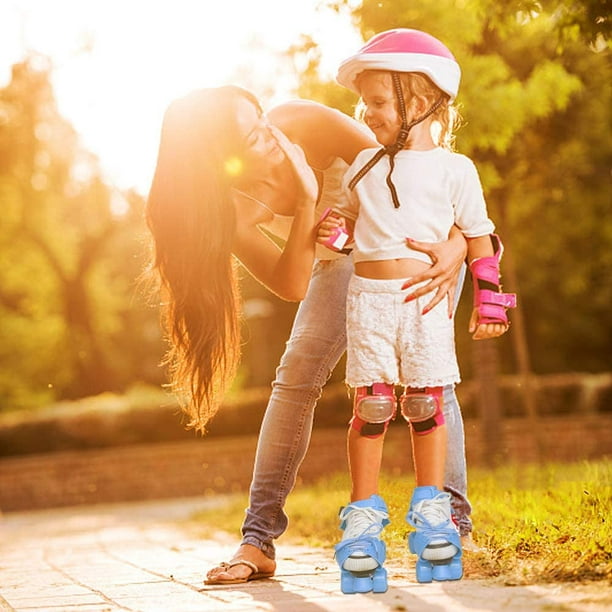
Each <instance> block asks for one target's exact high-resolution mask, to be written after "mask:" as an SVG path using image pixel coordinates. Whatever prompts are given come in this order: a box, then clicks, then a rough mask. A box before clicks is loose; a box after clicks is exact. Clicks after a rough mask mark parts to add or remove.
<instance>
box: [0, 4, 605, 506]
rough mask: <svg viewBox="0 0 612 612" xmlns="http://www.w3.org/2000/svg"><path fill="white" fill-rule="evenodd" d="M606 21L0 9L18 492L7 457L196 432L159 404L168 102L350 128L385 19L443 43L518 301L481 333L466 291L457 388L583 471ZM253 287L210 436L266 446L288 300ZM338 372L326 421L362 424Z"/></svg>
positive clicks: (485, 415) (489, 438) (600, 312)
mask: <svg viewBox="0 0 612 612" xmlns="http://www.w3.org/2000/svg"><path fill="white" fill-rule="evenodd" d="M609 9H610V7H609V2H608V1H607V0H583V1H575V0H556V1H548V0H539V1H531V0H508V1H507V2H504V3H500V2H497V1H495V0H467V1H466V0H437V1H436V2H430V1H427V0H423V1H419V0H392V1H382V0H378V1H373V0H363V1H358V0H344V1H333V0H327V1H318V0H294V1H292V2H286V1H284V0H260V1H259V2H256V3H253V2H250V0H230V1H229V2H226V3H218V2H195V1H193V2H188V1H185V0H173V2H167V1H161V2H157V3H148V2H144V1H143V2H140V1H125V0H124V1H121V2H115V1H112V0H111V1H109V0H106V1H105V2H101V1H99V2H98V1H95V0H91V1H89V2H77V1H70V0H57V1H55V2H53V3H48V2H44V1H35V0H31V1H27V0H23V1H16V0H13V1H11V0H8V1H7V2H3V3H2V5H1V7H0V206H1V210H2V220H1V223H0V261H1V262H2V263H1V265H0V456H4V457H6V458H8V459H5V461H4V465H5V466H7V468H6V471H5V472H4V473H3V474H4V478H5V479H8V477H9V476H8V474H9V473H11V472H12V471H14V468H15V466H16V464H15V463H12V464H7V463H6V461H8V460H11V461H15V460H16V457H18V456H22V455H35V454H41V453H51V452H54V453H58V452H65V451H74V450H79V449H80V450H83V449H92V448H108V447H126V446H128V445H133V444H151V443H156V444H158V443H161V442H167V441H180V440H183V441H190V442H194V441H195V436H194V434H193V433H191V432H185V430H184V427H183V426H182V424H181V419H180V416H178V414H177V412H176V406H175V404H174V401H173V398H172V397H171V396H169V395H167V394H166V393H165V391H164V389H163V384H164V382H165V373H164V371H163V369H162V368H160V366H159V364H160V361H161V359H162V357H163V354H164V350H165V347H164V341H163V338H162V337H161V334H160V328H159V322H158V310H157V308H156V303H155V296H151V295H148V294H147V290H146V285H145V284H143V283H142V282H141V279H142V275H143V272H144V271H145V269H146V265H147V262H148V256H149V246H150V245H149V236H148V234H147V231H146V227H145V225H144V218H143V209H144V203H145V198H146V195H147V190H148V185H149V182H150V180H151V177H152V173H153V168H154V164H155V157H156V153H157V145H158V139H159V130H160V126H161V119H162V114H163V111H164V109H165V107H166V105H167V104H168V103H169V102H170V101H171V100H172V99H173V98H175V97H177V96H179V95H182V94H183V93H186V92H187V91H189V90H191V89H195V88H198V87H202V86H216V85H221V84H224V83H236V84H239V85H242V86H244V87H246V88H248V89H250V90H252V91H253V92H254V93H255V94H256V95H257V96H258V97H259V98H260V99H261V100H262V101H263V103H264V107H265V108H271V107H272V106H273V105H275V104H278V103H280V102H282V101H284V100H287V99H291V98H296V97H299V98H309V99H314V100H318V101H320V102H323V103H325V104H328V105H331V106H333V107H336V108H339V109H341V110H343V111H344V112H346V113H348V114H352V113H353V111H354V108H355V104H356V102H357V100H356V97H355V96H354V95H353V94H351V93H350V92H348V91H346V90H345V89H343V88H341V87H340V86H339V85H337V84H336V83H335V82H334V79H333V78H334V74H335V70H336V67H337V65H338V63H339V62H340V61H341V60H342V59H343V58H344V57H346V56H348V55H350V54H352V53H354V52H355V51H356V49H357V48H358V47H359V46H360V45H361V43H362V42H363V41H364V40H365V39H367V38H369V37H370V36H372V35H373V34H375V33H377V32H379V31H382V30H385V29H389V28H393V27H412V28H417V29H423V30H426V31H428V32H430V33H431V34H433V35H434V36H437V37H438V38H440V39H442V40H443V41H445V43H446V44H447V45H448V46H449V48H450V49H451V50H452V51H453V53H454V55H455V56H456V58H457V60H458V62H459V64H460V65H461V67H462V71H463V76H462V82H461V87H460V92H459V97H458V103H459V107H460V111H461V114H462V116H463V119H464V124H463V126H462V128H461V129H460V130H459V132H458V134H457V149H458V150H459V151H460V152H462V153H465V154H467V155H468V156H470V157H472V158H473V159H474V161H475V162H476V164H477V166H478V168H479V170H480V174H481V178H482V181H483V184H484V187H485V192H486V197H487V201H488V205H489V209H490V213H491V216H492V218H493V219H494V220H495V221H496V224H497V230H498V231H499V233H500V234H501V235H502V237H503V239H504V243H505V246H506V252H505V255H504V259H503V260H502V273H503V282H504V290H506V291H512V292H516V293H518V296H519V308H518V309H516V310H515V311H512V312H511V319H512V327H511V331H510V333H508V334H507V335H505V336H504V337H503V338H502V339H500V340H496V341H492V342H474V341H472V340H471V338H470V336H469V334H468V333H467V321H468V316H469V311H470V308H471V286H470V282H469V281H468V283H467V284H466V287H465V290H464V292H463V297H462V300H461V304H460V307H459V311H458V315H457V344H458V355H459V360H460V365H461V369H462V375H463V380H464V382H463V383H462V384H461V385H460V386H459V388H458V394H459V398H460V400H461V404H462V408H463V412H464V415H465V417H466V423H474V425H473V427H474V431H476V430H477V431H478V436H480V437H479V438H478V439H479V442H478V444H480V446H479V448H482V453H481V455H480V457H481V458H483V457H486V458H487V460H488V461H490V462H492V463H494V462H496V461H498V460H500V458H503V457H504V456H505V455H507V454H508V452H510V450H509V449H510V446H511V445H510V444H508V446H504V444H502V443H501V441H502V440H503V438H504V435H506V434H507V435H510V434H509V433H508V432H510V431H511V430H512V428H513V427H514V426H513V423H518V422H519V421H520V420H521V419H522V421H520V422H522V423H523V425H521V426H520V427H518V426H517V427H515V428H516V431H517V432H519V433H518V434H517V435H518V436H519V437H521V436H523V437H524V436H525V432H527V433H528V434H529V436H531V437H533V444H532V446H531V447H530V448H531V451H530V453H529V456H530V457H536V458H537V457H541V456H542V453H544V454H547V455H550V453H551V452H552V451H551V449H552V448H553V447H554V445H555V444H556V443H558V442H559V439H558V438H557V435H556V433H555V431H561V430H562V431H565V432H567V431H568V430H570V429H571V430H572V431H574V432H577V434H576V435H577V436H578V437H576V438H572V439H571V441H570V442H568V443H567V445H568V448H570V449H571V450H572V452H573V453H574V455H575V456H576V457H577V458H580V457H581V456H588V455H589V454H600V455H601V454H602V453H609V451H610V437H609V434H608V433H607V432H608V431H609V430H608V428H607V426H606V423H609V420H608V419H609V418H610V414H611V412H612V410H611V407H612V363H611V355H612V346H611V344H612V342H611V341H612V329H611V327H612V326H611V323H612V308H611V304H612V249H611V248H610V247H611V245H612V206H611V204H612V197H611V175H610V170H611V158H612V155H611V153H612V141H611V138H610V136H611V133H610V132H611V123H610V109H611V88H612V78H611V76H612V70H611V65H610V12H609ZM242 285H243V287H242V288H243V300H244V323H243V338H244V347H243V358H242V366H241V369H240V372H239V376H238V378H237V380H236V382H235V384H234V387H233V389H232V391H231V393H230V395H229V396H228V398H227V410H224V411H222V412H221V413H220V415H219V417H218V418H217V420H216V421H215V422H213V425H212V426H211V431H210V434H209V436H210V437H214V436H223V435H226V436H230V435H239V434H245V433H250V434H253V433H256V431H257V427H258V425H259V420H260V418H261V414H262V411H263V409H264V407H265V402H266V399H267V395H268V392H269V387H270V382H271V380H272V379H273V377H274V370H275V367H276V365H277V362H278V359H279V357H280V355H281V353H282V351H283V349H284V343H285V341H286V339H287V337H288V334H289V330H290V326H291V322H292V318H293V315H294V313H295V309H296V304H292V303H286V302H282V301H280V300H278V299H276V298H275V297H274V296H272V295H271V294H269V293H268V292H267V291H266V290H264V289H263V288H262V287H260V286H259V285H258V283H256V282H255V281H253V280H252V279H251V278H249V277H248V276H247V275H246V274H244V275H243V281H242ZM343 369H344V364H343V363H341V364H340V365H339V367H338V368H337V369H336V371H335V372H334V374H333V375H332V379H331V381H330V384H329V385H328V389H327V390H326V392H325V394H324V397H323V399H322V401H321V406H320V407H319V410H318V416H317V427H321V428H325V427H335V426H342V425H343V424H344V423H346V421H347V420H348V418H349V415H350V402H349V401H348V400H347V398H346V393H345V391H344V386H343V383H342V379H343ZM556 418H565V419H566V420H564V421H555V420H554V419H556ZM513 419H515V420H514V421H513ZM516 419H518V420H516ZM567 419H569V420H567ZM525 423H527V425H525ZM547 423H548V424H552V423H558V425H557V429H553V430H548V429H547V427H548V425H546V424H547ZM585 424H588V428H586V429H585V427H586V426H585ZM467 431H468V433H469V431H470V427H468V428H467ZM521 432H522V433H521ZM476 435H477V434H476V433H474V436H476ZM529 436H528V437H529ZM597 436H600V437H599V438H598V437H597ZM205 440H206V439H205ZM198 442H199V441H198ZM474 445H475V446H476V442H475V443H474ZM568 452H569V451H568ZM64 458H65V456H64ZM247 463H248V462H247ZM67 465H68V464H67ZM66 469H68V470H69V468H66ZM64 474H65V471H64ZM49 478H50V476H49ZM6 483H8V480H5V484H6ZM91 486H93V485H91ZM91 486H90V488H91ZM9 488H10V487H8V485H7V486H6V487H5V490H6V491H8V490H9ZM92 491H93V493H92V495H96V491H98V494H99V486H98V485H95V486H93V489H92ZM21 494H23V492H22V493H21ZM30 494H31V495H34V494H33V493H31V492H30ZM11 496H12V497H11ZM16 496H18V493H16V492H14V491H13V492H12V493H11V494H10V496H9V494H8V493H7V494H6V495H5V497H4V500H0V507H5V508H8V509H10V508H9V506H11V504H13V506H16V505H18V504H17V502H16V501H15V500H16V499H17V497H16ZM82 496H85V497H86V494H85V493H82ZM8 497H11V498H12V499H13V502H11V501H7V498H8ZM85 497H83V499H85ZM75 499H77V501H78V500H79V499H80V498H75ZM20 503H21V505H22V506H23V505H26V506H27V505H28V504H30V506H35V505H36V504H41V505H42V504H43V503H44V502H43V501H39V502H37V501H36V500H35V499H34V497H31V498H30V499H29V501H27V500H26V501H24V502H20ZM46 503H52V502H46ZM56 503H60V502H59V501H57V502H56Z"/></svg>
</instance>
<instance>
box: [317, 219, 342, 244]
mask: <svg viewBox="0 0 612 612" xmlns="http://www.w3.org/2000/svg"><path fill="white" fill-rule="evenodd" d="M339 227H341V228H342V229H344V230H346V220H345V219H344V217H341V216H340V215H338V214H337V213H334V212H333V211H327V212H326V213H325V214H324V215H323V217H322V218H321V220H320V221H319V223H318V224H317V242H318V243H319V244H325V241H326V240H328V239H329V237H330V236H331V235H332V234H334V233H335V231H336V230H337V229H338V228H339Z"/></svg>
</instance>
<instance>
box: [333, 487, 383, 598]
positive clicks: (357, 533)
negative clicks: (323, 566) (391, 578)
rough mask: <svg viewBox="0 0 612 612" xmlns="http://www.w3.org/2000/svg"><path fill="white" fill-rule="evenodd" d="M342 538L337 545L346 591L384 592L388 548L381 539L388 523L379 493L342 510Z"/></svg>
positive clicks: (342, 580) (341, 584) (342, 585)
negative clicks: (384, 565)
mask: <svg viewBox="0 0 612 612" xmlns="http://www.w3.org/2000/svg"><path fill="white" fill-rule="evenodd" d="M339 517H340V521H341V522H340V529H343V530H344V535H343V536H342V541H341V542H340V543H339V544H336V546H335V550H336V555H335V556H336V561H337V562H338V565H339V566H340V588H341V590H342V592H343V593H345V594H351V593H369V592H370V591H373V592H374V593H384V592H385V591H386V590H387V570H386V569H385V568H384V567H383V563H384V561H385V557H386V552H387V549H386V547H385V543H384V542H383V541H382V540H381V539H380V538H379V535H380V533H381V531H382V530H383V528H384V527H385V526H386V525H388V524H389V513H388V512H387V506H386V505H385V502H384V501H383V500H382V498H380V497H379V496H378V495H372V496H371V497H370V498H369V499H364V500H360V501H356V502H353V503H351V504H349V505H348V506H345V507H344V508H341V509H340V514H339Z"/></svg>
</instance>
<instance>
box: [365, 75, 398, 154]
mask: <svg viewBox="0 0 612 612" xmlns="http://www.w3.org/2000/svg"><path fill="white" fill-rule="evenodd" d="M359 93H360V94H361V99H362V101H363V103H364V105H365V108H366V110H365V113H364V115H363V120H364V121H365V123H366V125H367V126H368V127H369V128H370V129H371V130H372V131H373V132H374V135H375V136H376V140H378V142H379V143H380V144H381V145H385V146H386V145H391V144H393V143H394V142H395V140H396V138H397V135H398V134H399V130H400V127H401V125H402V120H401V117H400V115H399V113H398V112H397V105H396V100H395V92H394V90H393V81H392V79H391V75H390V74H389V73H385V72H376V71H371V70H366V71H364V72H362V73H361V75H360V76H359Z"/></svg>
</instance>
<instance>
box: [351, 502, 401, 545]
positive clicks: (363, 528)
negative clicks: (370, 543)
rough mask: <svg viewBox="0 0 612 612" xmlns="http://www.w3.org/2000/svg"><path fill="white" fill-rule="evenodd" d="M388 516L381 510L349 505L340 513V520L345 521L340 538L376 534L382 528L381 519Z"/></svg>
mask: <svg viewBox="0 0 612 612" xmlns="http://www.w3.org/2000/svg"><path fill="white" fill-rule="evenodd" d="M388 518H389V515H388V514H387V513H386V512H384V511H382V510H375V509H374V508H359V507H355V506H350V505H349V506H347V507H346V508H344V510H342V512H341V513H340V520H341V521H346V527H345V529H344V535H343V536H342V539H343V540H348V539H349V538H359V537H361V536H364V535H368V536H377V535H378V534H379V533H380V532H381V531H382V530H383V521H384V520H385V519H388Z"/></svg>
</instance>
